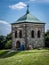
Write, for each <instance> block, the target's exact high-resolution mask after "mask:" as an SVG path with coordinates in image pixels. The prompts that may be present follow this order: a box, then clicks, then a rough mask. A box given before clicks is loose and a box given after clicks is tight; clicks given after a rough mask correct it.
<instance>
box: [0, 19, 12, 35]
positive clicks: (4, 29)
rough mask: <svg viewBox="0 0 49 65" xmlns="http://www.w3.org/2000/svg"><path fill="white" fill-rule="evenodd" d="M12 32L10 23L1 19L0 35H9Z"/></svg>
mask: <svg viewBox="0 0 49 65" xmlns="http://www.w3.org/2000/svg"><path fill="white" fill-rule="evenodd" d="M10 32H11V25H10V23H8V22H6V21H3V20H0V35H7V34H9V33H10Z"/></svg>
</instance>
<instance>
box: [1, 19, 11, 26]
mask: <svg viewBox="0 0 49 65" xmlns="http://www.w3.org/2000/svg"><path fill="white" fill-rule="evenodd" d="M0 24H6V25H8V26H11V25H10V24H9V23H8V22H6V21H3V20H0Z"/></svg>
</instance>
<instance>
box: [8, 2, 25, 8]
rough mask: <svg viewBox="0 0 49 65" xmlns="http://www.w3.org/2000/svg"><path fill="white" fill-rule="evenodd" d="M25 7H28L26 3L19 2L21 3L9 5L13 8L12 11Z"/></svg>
mask: <svg viewBox="0 0 49 65" xmlns="http://www.w3.org/2000/svg"><path fill="white" fill-rule="evenodd" d="M25 6H26V4H25V3H23V2H19V3H17V4H14V5H9V8H11V9H22V8H24V7H25Z"/></svg>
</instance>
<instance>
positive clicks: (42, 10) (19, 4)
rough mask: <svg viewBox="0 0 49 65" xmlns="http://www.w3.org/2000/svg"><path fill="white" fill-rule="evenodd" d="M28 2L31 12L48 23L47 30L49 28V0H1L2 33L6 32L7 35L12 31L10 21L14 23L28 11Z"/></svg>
mask: <svg viewBox="0 0 49 65" xmlns="http://www.w3.org/2000/svg"><path fill="white" fill-rule="evenodd" d="M28 3H29V11H30V13H31V14H32V15H34V16H35V17H37V18H38V19H39V20H40V21H42V22H44V23H46V30H48V29H49V0H0V34H2V33H3V32H4V33H3V34H5V35H6V34H7V33H9V32H10V31H11V30H10V27H11V26H10V23H14V22H15V21H16V20H17V19H18V18H19V17H21V16H22V15H24V14H25V13H26V9H27V7H26V5H27V4H28ZM5 23H7V24H5ZM1 24H2V25H1ZM3 24H4V26H3ZM7 26H8V27H7ZM5 28H8V30H7V29H6V30H5ZM3 29H4V30H5V31H6V33H5V31H3Z"/></svg>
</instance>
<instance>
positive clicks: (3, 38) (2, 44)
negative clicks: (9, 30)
mask: <svg viewBox="0 0 49 65" xmlns="http://www.w3.org/2000/svg"><path fill="white" fill-rule="evenodd" d="M5 43H6V36H2V35H1V36H0V49H4V47H5Z"/></svg>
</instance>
